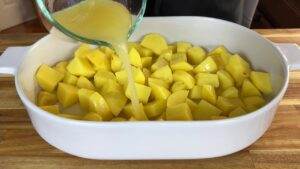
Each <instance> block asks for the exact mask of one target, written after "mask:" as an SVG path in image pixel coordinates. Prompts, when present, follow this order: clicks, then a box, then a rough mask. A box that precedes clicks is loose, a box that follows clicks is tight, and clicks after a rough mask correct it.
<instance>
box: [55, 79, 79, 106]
mask: <svg viewBox="0 0 300 169" xmlns="http://www.w3.org/2000/svg"><path fill="white" fill-rule="evenodd" d="M77 91H78V88H77V87H75V86H73V85H69V84H66V83H59V84H58V87H57V99H58V101H59V102H60V103H61V104H62V105H63V107H64V108H66V107H69V106H72V105H73V104H75V103H77V102H78V94H77Z"/></svg>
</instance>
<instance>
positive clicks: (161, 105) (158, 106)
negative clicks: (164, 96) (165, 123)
mask: <svg viewBox="0 0 300 169" xmlns="http://www.w3.org/2000/svg"><path fill="white" fill-rule="evenodd" d="M166 106H167V104H166V100H155V101H152V102H150V103H148V104H146V105H145V106H144V110H145V113H146V114H147V117H148V118H149V119H154V118H156V117H158V116H159V115H161V114H162V113H163V112H165V111H166Z"/></svg>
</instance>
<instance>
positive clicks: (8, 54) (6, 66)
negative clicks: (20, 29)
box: [0, 46, 29, 75]
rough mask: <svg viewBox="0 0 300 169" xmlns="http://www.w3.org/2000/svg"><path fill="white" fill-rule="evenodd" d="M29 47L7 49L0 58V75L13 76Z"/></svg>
mask: <svg viewBox="0 0 300 169" xmlns="http://www.w3.org/2000/svg"><path fill="white" fill-rule="evenodd" d="M28 49H29V47H21V46H20V47H9V48H7V49H6V50H5V51H4V52H3V54H2V55H1V56H0V74H9V75H15V74H16V73H17V69H18V66H19V64H20V63H21V61H22V60H23V58H24V56H25V54H26V52H27V50H28Z"/></svg>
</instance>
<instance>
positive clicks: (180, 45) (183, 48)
mask: <svg viewBox="0 0 300 169" xmlns="http://www.w3.org/2000/svg"><path fill="white" fill-rule="evenodd" d="M176 46H177V52H178V53H186V52H187V51H188V49H190V48H191V47H192V44H191V43H189V42H177V43H176Z"/></svg>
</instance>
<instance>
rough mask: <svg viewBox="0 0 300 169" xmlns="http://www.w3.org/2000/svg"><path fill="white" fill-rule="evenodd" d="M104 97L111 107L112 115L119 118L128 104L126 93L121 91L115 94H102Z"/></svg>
mask: <svg viewBox="0 0 300 169" xmlns="http://www.w3.org/2000/svg"><path fill="white" fill-rule="evenodd" d="M121 90H122V89H121ZM102 95H103V97H104V99H105V100H106V102H107V104H108V106H109V107H110V110H111V112H112V114H114V115H115V116H118V115H119V114H120V113H121V110H122V109H123V108H124V106H125V105H126V102H127V97H126V96H125V94H124V92H123V91H120V90H119V91H115V92H107V93H102Z"/></svg>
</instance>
